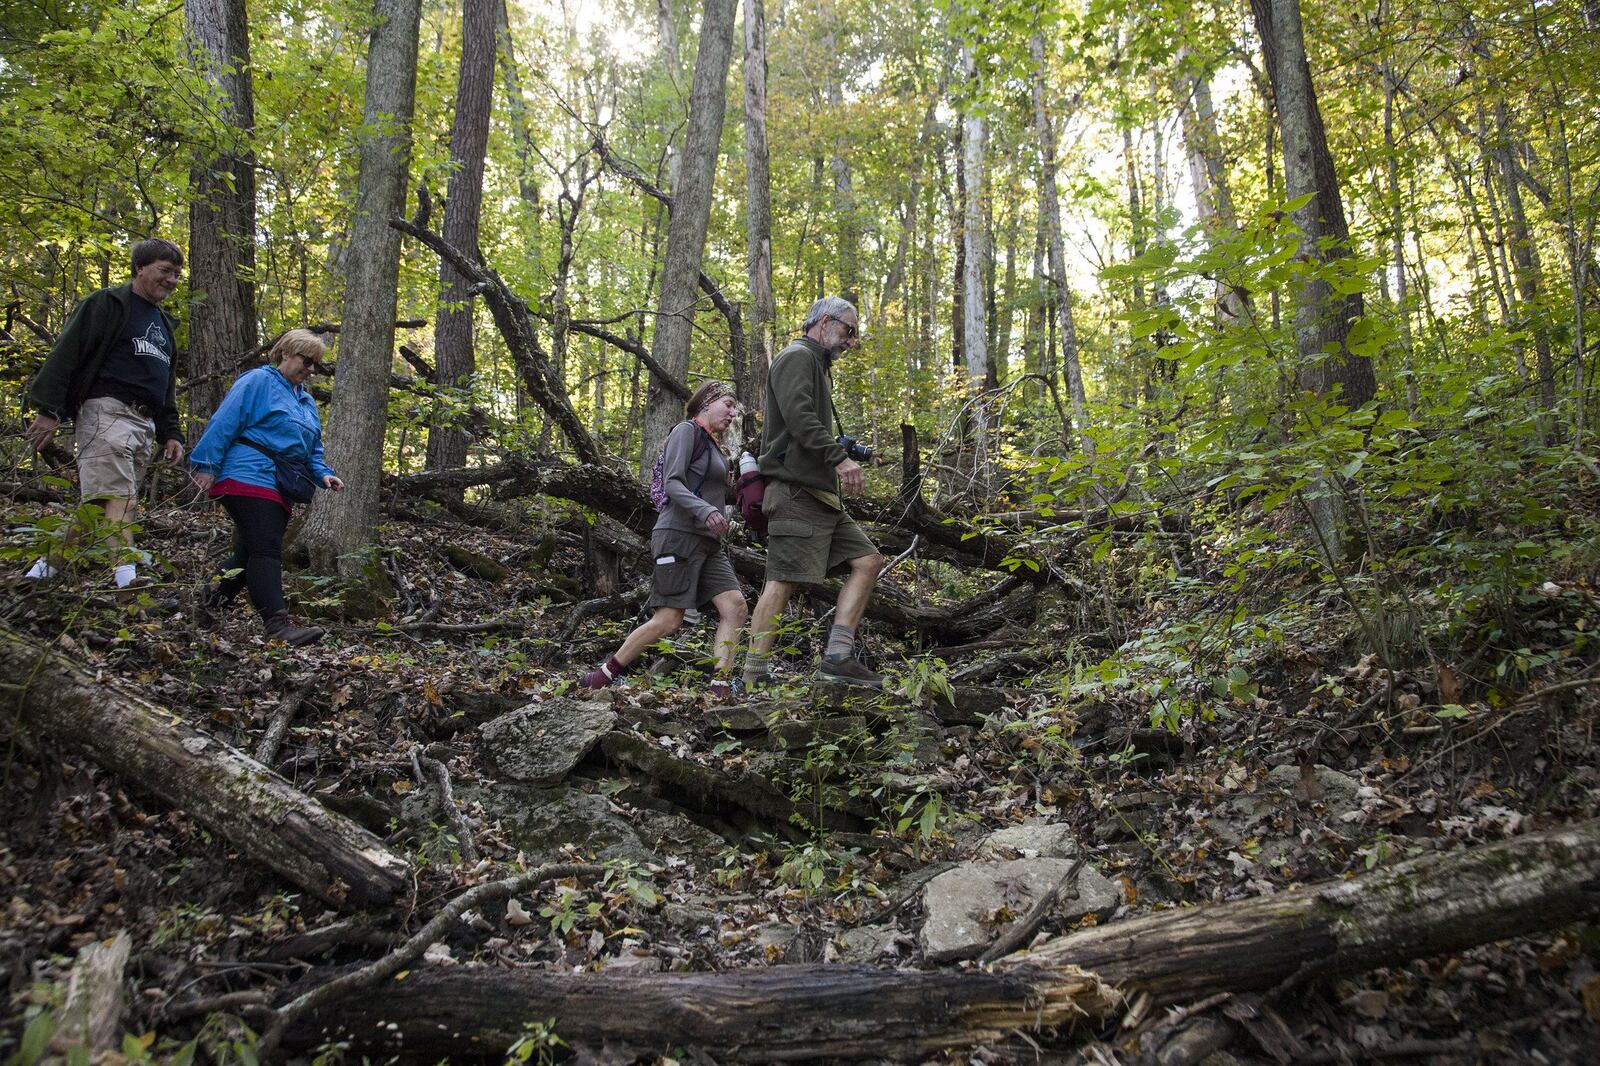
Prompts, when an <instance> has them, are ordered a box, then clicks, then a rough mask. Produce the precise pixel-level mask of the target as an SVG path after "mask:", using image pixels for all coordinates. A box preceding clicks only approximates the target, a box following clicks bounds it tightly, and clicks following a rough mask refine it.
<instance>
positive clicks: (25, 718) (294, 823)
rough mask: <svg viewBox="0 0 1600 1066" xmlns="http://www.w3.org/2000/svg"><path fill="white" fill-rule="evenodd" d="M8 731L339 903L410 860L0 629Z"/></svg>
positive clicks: (384, 882)
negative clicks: (163, 806)
mask: <svg viewBox="0 0 1600 1066" xmlns="http://www.w3.org/2000/svg"><path fill="white" fill-rule="evenodd" d="M0 676H4V677H8V678H12V679H14V680H15V682H16V684H15V685H14V686H13V687H12V688H11V689H10V691H15V692H16V696H15V702H14V703H13V704H12V707H13V708H14V710H12V711H11V713H9V714H7V715H5V716H4V719H5V720H7V721H9V722H11V723H13V728H16V729H21V730H26V731H29V732H31V733H33V734H35V735H37V736H39V737H42V738H45V739H48V740H49V741H51V742H52V743H55V744H59V745H60V746H62V747H64V748H67V749H69V750H72V751H75V752H78V753H80V754H82V755H84V756H87V757H88V758H90V759H92V760H93V761H95V762H96V763H98V764H99V765H101V766H103V767H104V768H105V769H107V770H108V771H110V772H111V773H112V774H114V775H116V776H117V777H118V778H120V779H121V780H122V781H124V782H126V783H127V784H129V785H131V786H133V787H135V788H139V789H142V790H144V791H145V792H148V793H150V794H152V795H154V796H156V797H158V798H160V799H161V800H163V801H165V802H167V803H169V804H171V805H172V806H174V807H180V808H182V809H183V810H184V811H185V812H186V813H187V814H189V815H190V816H191V817H193V818H194V819H195V820H196V821H198V822H200V823H201V824H202V825H204V826H205V827H206V828H207V829H210V830H211V831H212V832H214V833H216V834H218V835H219V836H221V837H222V838H224V839H225V840H227V841H228V842H229V843H231V844H232V845H233V846H234V847H236V848H238V849H239V851H240V852H241V853H242V854H243V855H244V856H245V857H247V858H249V859H251V860H253V861H256V862H259V863H261V864H262V865H264V866H267V867H269V868H270V869H272V870H274V871H276V872H277V873H278V874H279V875H280V876H282V877H283V878H284V879H285V880H287V881H289V882H290V883H292V884H295V885H298V886H299V887H301V888H303V889H305V890H306V891H308V892H311V893H313V894H314V895H316V896H318V897H319V898H321V899H323V900H326V901H327V902H329V903H333V904H336V905H339V906H348V905H351V904H367V903H378V904H381V903H388V902H390V901H392V900H394V899H396V898H398V897H400V896H402V895H403V894H404V893H405V892H406V891H407V889H408V887H409V886H410V883H411V878H410V867H409V866H408V865H407V864H406V862H405V860H404V859H402V858H400V856H398V855H396V854H394V853H393V852H391V851H389V849H387V848H386V847H384V846H383V843H382V841H380V840H379V839H378V838H377V837H375V836H373V835H372V834H371V833H369V832H367V831H366V830H365V829H363V828H361V827H360V826H358V825H356V824H355V823H354V822H352V821H350V820H349V819H348V818H345V817H343V816H342V815H338V814H334V813H333V812H332V811H329V810H328V809H326V808H325V807H323V806H322V805H321V804H319V803H317V802H316V801H315V800H313V799H311V798H310V797H308V796H306V795H305V794H303V793H301V792H300V791H299V790H297V789H295V788H294V787H293V786H292V785H290V784H289V782H287V781H285V780H284V779H283V778H281V777H279V776H278V775H277V774H274V773H273V772H272V771H270V770H268V769H267V768H266V767H264V766H262V765H261V764H260V763H258V762H256V761H255V760H253V759H251V758H250V757H249V756H247V755H245V754H244V753H243V752H241V751H238V750H236V749H234V748H232V747H229V746H228V745H227V744H224V743H222V742H221V741H220V740H217V739H216V738H215V737H212V736H209V735H207V734H205V733H202V732H200V731H199V730H198V729H195V728H194V727H192V726H190V725H189V724H188V723H186V722H185V721H184V720H183V719H182V718H180V717H179V716H178V715H176V714H174V713H172V712H171V711H168V710H165V709H163V708H161V707H157V706H156V705H154V704H152V703H149V702H147V701H146V700H144V699H141V698H140V697H138V696H135V695H132V694H129V693H126V692H123V691H121V690H120V689H119V688H118V687H117V686H116V684H115V683H113V682H110V681H105V680H101V679H99V678H97V677H96V676H94V675H91V674H90V673H88V672H87V671H85V670H83V669H82V668H81V667H79V666H77V665H75V664H74V663H72V662H69V661H68V660H67V659H66V657H65V656H63V655H61V654H59V653H58V652H55V651H53V650H51V649H49V648H46V647H43V646H42V645H40V644H37V643H35V642H34V641H33V640H31V639H29V638H27V637H24V636H22V635H20V634H18V633H15V632H13V631H11V630H9V629H5V628H3V627H0Z"/></svg>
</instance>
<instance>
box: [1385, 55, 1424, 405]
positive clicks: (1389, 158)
mask: <svg viewBox="0 0 1600 1066" xmlns="http://www.w3.org/2000/svg"><path fill="white" fill-rule="evenodd" d="M1380 76H1381V77H1382V78H1383V147H1384V159H1385V161H1386V166H1387V170H1388V178H1389V249H1390V254H1391V257H1392V259H1393V263H1392V267H1393V270H1394V302H1395V310H1396V311H1398V312H1399V319H1400V348H1401V352H1400V354H1401V356H1402V359H1403V360H1404V365H1405V375H1406V410H1407V411H1408V412H1410V414H1411V417H1412V418H1416V417H1417V411H1418V408H1419V407H1420V406H1421V403H1422V397H1421V394H1420V391H1419V389H1418V383H1417V374H1416V370H1415V369H1414V368H1413V367H1412V362H1411V354H1412V352H1411V349H1412V344H1413V341H1412V337H1411V306H1410V303H1409V301H1408V300H1407V298H1406V297H1407V295H1408V292H1407V290H1408V287H1409V282H1410V279H1409V278H1407V276H1406V226H1405V210H1404V208H1403V207H1402V206H1401V205H1402V204H1403V203H1404V201H1403V200H1402V199H1401V197H1400V159H1399V148H1398V146H1397V145H1396V144H1395V139H1394V95H1395V89H1394V81H1395V79H1394V74H1393V72H1392V71H1390V70H1389V68H1388V66H1387V64H1386V65H1385V66H1384V67H1383V68H1382V70H1381V71H1380Z"/></svg>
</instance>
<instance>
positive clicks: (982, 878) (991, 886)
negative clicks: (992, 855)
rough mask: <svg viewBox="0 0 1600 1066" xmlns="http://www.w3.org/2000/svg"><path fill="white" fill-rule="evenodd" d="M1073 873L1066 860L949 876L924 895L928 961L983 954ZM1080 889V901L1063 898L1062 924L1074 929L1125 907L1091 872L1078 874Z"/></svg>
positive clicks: (1016, 862)
mask: <svg viewBox="0 0 1600 1066" xmlns="http://www.w3.org/2000/svg"><path fill="white" fill-rule="evenodd" d="M1071 869H1072V863H1071V862H1069V861H1068V860H1066V859H1013V860H1011V861H1009V862H994V863H967V864H965V865H962V866H958V867H956V868H955V869H954V870H947V871H945V872H944V873H942V874H940V875H939V876H938V877H935V878H934V879H933V880H932V881H929V882H928V883H927V884H926V885H925V886H923V889H922V912H923V914H924V916H925V917H924V919H923V923H922V951H923V955H924V956H925V957H926V958H927V961H929V962H953V961H955V960H957V959H968V958H972V957H973V956H975V955H978V954H980V953H982V951H983V949H984V948H986V947H988V946H989V944H990V943H991V942H992V941H993V940H994V939H995V938H996V937H998V936H1000V935H1001V934H1003V933H1004V932H1005V931H1006V930H1008V929H1009V928H1010V927H1011V926H1013V925H1014V924H1015V923H1017V922H1018V921H1020V920H1021V919H1022V918H1023V916H1025V915H1026V914H1027V913H1028V911H1029V910H1030V909H1031V908H1032V907H1033V905H1034V904H1035V903H1036V902H1038V900H1039V899H1040V898H1041V897H1043V896H1044V895H1045V894H1046V893H1048V892H1049V891H1050V890H1051V889H1053V888H1055V887H1056V886H1057V885H1058V884H1060V883H1061V881H1062V879H1063V878H1065V877H1066V876H1067V873H1068V871H1070V870H1071ZM1077 889H1078V898H1077V899H1069V898H1066V897H1067V893H1066V892H1063V893H1062V898H1061V900H1060V901H1059V902H1058V904H1057V906H1056V911H1055V913H1056V917H1057V920H1058V921H1059V922H1062V923H1064V924H1071V923H1073V922H1076V921H1077V920H1078V919H1080V918H1082V917H1083V916H1084V915H1086V914H1089V913H1091V912H1093V913H1095V914H1097V915H1099V916H1100V917H1102V918H1104V917H1107V916H1109V915H1110V913H1111V912H1112V911H1113V910H1115V909H1116V907H1117V905H1118V904H1120V903H1121V902H1122V893H1121V891H1120V890H1119V889H1118V888H1117V886H1116V885H1114V884H1112V883H1111V882H1110V881H1108V880H1107V879H1106V878H1105V876H1104V875H1103V874H1101V873H1100V872H1099V871H1097V870H1092V869H1090V868H1089V867H1087V866H1085V867H1084V868H1083V869H1082V870H1080V871H1079V872H1078V883H1077Z"/></svg>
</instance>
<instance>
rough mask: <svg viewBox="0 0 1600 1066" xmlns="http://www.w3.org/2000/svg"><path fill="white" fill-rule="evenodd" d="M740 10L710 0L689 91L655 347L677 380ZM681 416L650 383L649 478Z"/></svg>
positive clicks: (727, 1) (685, 365)
mask: <svg viewBox="0 0 1600 1066" xmlns="http://www.w3.org/2000/svg"><path fill="white" fill-rule="evenodd" d="M737 9H738V7H737V0H705V7H704V9H703V14H702V16H701V19H700V46H699V48H698V49H697V51H696V54H695V61H694V83H693V86H692V88H691V89H690V92H689V128H688V132H687V133H686V134H685V137H684V145H683V162H682V165H681V166H680V168H679V174H678V184H677V186H676V187H675V188H673V190H672V200H673V210H672V217H671V219H670V220H669V221H668V223H667V259H666V263H665V265H664V266H663V267H662V270H661V305H660V307H659V308H658V309H657V314H656V324H655V331H654V333H653V334H652V336H651V343H650V352H651V354H652V355H653V356H654V357H655V359H656V362H658V363H660V364H661V365H662V366H663V367H665V368H666V370H667V372H668V374H670V375H671V376H672V377H673V378H675V379H676V380H679V381H683V380H685V379H686V378H687V376H688V372H689V348H690V342H691V341H692V340H693V337H694V312H695V305H696V304H697V303H699V297H698V295H697V292H696V290H697V289H698V287H699V284H700V259H701V257H702V255H704V253H705V247H706V230H707V228H708V227H709V225H710V221H711V194H712V191H713V186H714V184H715V181H716V176H717V156H718V154H719V151H718V149H719V146H720V145H721V143H722V119H723V115H724V113H725V112H726V110H727V103H728V93H727V81H728V65H729V63H730V62H731V60H732V57H733V21H734V19H733V16H734V12H735V11H736V10H737ZM682 420H683V406H682V404H680V403H679V402H678V399H677V397H676V396H674V395H673V394H672V391H671V390H670V389H667V388H662V387H661V386H660V385H658V384H657V383H655V382H652V383H651V388H650V399H649V402H648V404H647V406H646V408H645V419H644V429H645V436H644V458H643V460H642V462H641V466H640V472H641V474H643V475H644V476H646V477H648V476H649V469H650V465H651V464H652V463H654V462H655V457H656V453H657V452H658V451H660V450H661V445H662V444H663V442H665V441H666V439H667V434H668V433H670V432H671V431H672V427H673V426H675V425H677V424H678V423H679V422H680V421H682Z"/></svg>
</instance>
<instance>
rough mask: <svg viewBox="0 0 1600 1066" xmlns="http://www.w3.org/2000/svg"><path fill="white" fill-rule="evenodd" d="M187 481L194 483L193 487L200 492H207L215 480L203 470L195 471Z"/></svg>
mask: <svg viewBox="0 0 1600 1066" xmlns="http://www.w3.org/2000/svg"><path fill="white" fill-rule="evenodd" d="M189 480H190V481H192V482H194V487H195V488H197V489H199V490H200V491H201V492H208V491H210V489H211V486H212V485H213V484H214V483H215V482H216V480H217V479H216V478H215V477H214V476H213V475H211V474H208V473H206V472H205V471H204V470H196V471H195V472H194V473H192V474H190V475H189Z"/></svg>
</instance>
